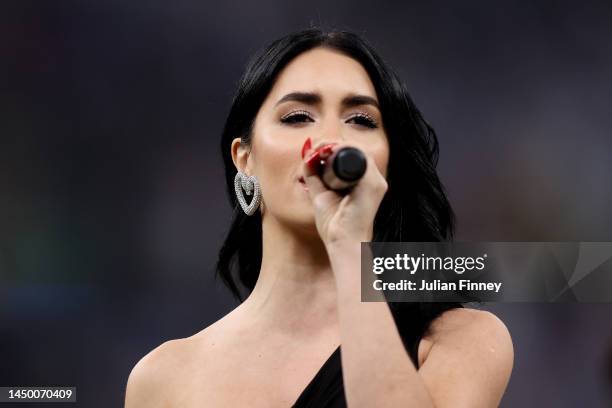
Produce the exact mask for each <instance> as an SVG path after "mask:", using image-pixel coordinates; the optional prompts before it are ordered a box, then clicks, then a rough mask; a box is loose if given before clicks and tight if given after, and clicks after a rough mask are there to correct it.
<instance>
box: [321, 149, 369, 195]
mask: <svg viewBox="0 0 612 408" xmlns="http://www.w3.org/2000/svg"><path fill="white" fill-rule="evenodd" d="M366 168H367V160H366V157H365V154H364V153H363V152H362V151H361V150H359V149H357V148H355V147H351V146H348V147H343V148H342V149H339V150H337V151H335V152H334V153H333V154H332V155H331V156H329V157H327V158H326V159H322V160H321V166H320V167H319V169H320V173H319V175H320V177H321V180H322V181H323V184H325V185H326V186H327V188H329V189H331V190H336V191H345V190H348V189H350V188H351V187H353V186H355V185H356V184H357V183H358V182H359V180H361V177H363V175H364V174H365V172H366Z"/></svg>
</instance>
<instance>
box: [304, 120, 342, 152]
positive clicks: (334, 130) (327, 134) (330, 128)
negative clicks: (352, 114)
mask: <svg viewBox="0 0 612 408" xmlns="http://www.w3.org/2000/svg"><path fill="white" fill-rule="evenodd" d="M311 140H312V151H315V150H317V149H318V148H319V147H321V146H324V145H326V144H335V143H340V142H343V141H344V134H343V132H342V128H341V126H337V125H333V124H330V125H324V126H322V127H321V128H320V130H319V131H318V132H316V133H315V134H313V135H312V136H311Z"/></svg>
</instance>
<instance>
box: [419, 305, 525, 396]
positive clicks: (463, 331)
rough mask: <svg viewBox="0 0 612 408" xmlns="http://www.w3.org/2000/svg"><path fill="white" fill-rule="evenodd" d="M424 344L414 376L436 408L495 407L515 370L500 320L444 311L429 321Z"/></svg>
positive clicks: (509, 342)
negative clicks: (417, 374)
mask: <svg viewBox="0 0 612 408" xmlns="http://www.w3.org/2000/svg"><path fill="white" fill-rule="evenodd" d="M426 339H427V343H428V347H427V353H426V354H427V355H426V356H425V358H424V360H425V361H424V363H423V366H422V367H421V369H420V370H419V372H420V373H421V375H422V376H423V377H424V380H425V381H426V383H427V385H428V387H429V389H430V390H431V391H432V392H433V393H434V394H435V395H436V399H437V401H436V402H438V403H439V406H464V405H465V406H497V404H499V401H500V399H501V397H502V395H503V393H504V391H505V389H506V386H507V384H508V381H509V379H510V375H511V373H512V367H513V365H514V347H513V344H512V338H511V336H510V332H509V330H508V328H507V327H506V325H505V324H504V322H502V321H501V319H499V318H498V317H497V316H496V315H495V314H493V313H491V312H488V311H483V310H476V309H469V308H457V309H451V310H447V311H445V312H444V313H442V314H441V315H440V316H438V317H437V318H436V319H434V320H433V321H432V323H431V325H430V328H429V331H428V333H427V336H426ZM448 384H455V386H456V387H457V389H456V390H453V389H452V388H451V387H449V386H448ZM476 401H478V403H476ZM452 404H454V405H452ZM474 404H476V405H474Z"/></svg>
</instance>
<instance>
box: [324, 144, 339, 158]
mask: <svg viewBox="0 0 612 408" xmlns="http://www.w3.org/2000/svg"><path fill="white" fill-rule="evenodd" d="M334 145H336V143H330V144H326V145H325V146H323V147H321V153H323V154H324V155H329V154H331V153H332V151H333V146H334Z"/></svg>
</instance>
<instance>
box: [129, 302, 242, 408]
mask: <svg viewBox="0 0 612 408" xmlns="http://www.w3.org/2000/svg"><path fill="white" fill-rule="evenodd" d="M230 315H232V313H229V314H228V315H226V316H224V317H223V318H221V319H219V320H217V321H216V322H214V323H213V324H211V325H210V326H208V327H206V328H204V329H203V330H201V331H199V332H198V333H195V334H194V335H192V336H190V337H185V338H179V339H174V340H168V341H166V342H164V343H162V344H161V345H159V346H157V347H156V348H154V349H153V350H151V351H150V352H148V353H147V354H146V355H145V356H144V357H142V358H141V359H140V360H139V361H138V362H137V363H136V364H135V365H134V367H133V368H132V371H131V372H130V375H129V377H128V380H127V386H126V391H125V408H140V407H147V408H160V407H169V406H170V403H171V402H172V401H173V400H175V397H176V396H175V395H174V394H173V392H176V390H180V389H181V388H182V387H183V385H184V380H185V375H186V374H188V373H189V372H190V370H191V369H194V368H198V367H202V366H203V365H204V361H206V360H207V358H206V356H207V354H206V353H207V351H208V350H209V349H210V347H209V345H210V344H214V342H215V341H216V340H215V339H216V338H218V333H219V332H223V330H226V326H227V322H229V321H231V319H229V317H230Z"/></svg>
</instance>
